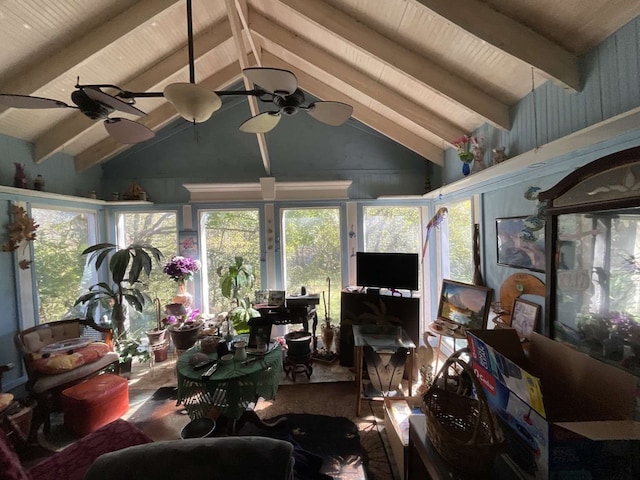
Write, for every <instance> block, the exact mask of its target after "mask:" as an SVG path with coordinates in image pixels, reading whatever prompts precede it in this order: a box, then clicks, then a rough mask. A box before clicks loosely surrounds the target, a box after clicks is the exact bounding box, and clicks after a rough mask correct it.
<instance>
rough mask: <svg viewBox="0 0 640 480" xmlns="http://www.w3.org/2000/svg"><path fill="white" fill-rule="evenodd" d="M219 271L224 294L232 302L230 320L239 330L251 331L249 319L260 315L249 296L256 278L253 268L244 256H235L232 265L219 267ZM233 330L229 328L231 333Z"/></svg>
mask: <svg viewBox="0 0 640 480" xmlns="http://www.w3.org/2000/svg"><path fill="white" fill-rule="evenodd" d="M217 273H218V275H219V276H220V289H221V291H222V295H223V296H224V297H225V298H227V299H229V300H230V302H231V310H230V311H229V316H228V321H229V322H231V324H232V326H233V328H235V329H236V330H237V331H249V324H248V322H249V320H250V319H251V318H253V317H258V316H260V312H258V311H257V310H256V309H255V308H253V306H252V305H251V300H250V298H249V295H250V294H251V292H253V285H254V283H255V280H256V277H255V275H254V274H253V268H252V267H251V265H248V264H246V263H244V259H243V258H242V257H235V258H234V260H233V263H231V264H230V265H227V266H224V265H223V266H220V267H218V270H217ZM231 330H232V328H229V329H228V332H229V334H230V332H231Z"/></svg>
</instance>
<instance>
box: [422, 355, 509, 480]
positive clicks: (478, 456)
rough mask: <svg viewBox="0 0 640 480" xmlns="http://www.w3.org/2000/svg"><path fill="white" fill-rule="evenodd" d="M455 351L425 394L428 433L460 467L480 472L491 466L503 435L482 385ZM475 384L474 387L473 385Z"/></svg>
mask: <svg viewBox="0 0 640 480" xmlns="http://www.w3.org/2000/svg"><path fill="white" fill-rule="evenodd" d="M462 353H464V350H462V351H458V352H455V353H454V354H453V355H452V356H451V357H450V358H449V359H448V360H447V361H446V362H445V364H444V366H443V367H442V369H441V370H440V372H438V374H437V375H436V378H435V380H434V383H433V384H432V386H431V387H430V388H429V390H427V392H426V393H425V394H424V396H423V397H422V400H423V403H424V411H425V415H426V419H427V436H428V437H429V440H430V441H431V443H432V444H433V446H434V448H435V449H436V450H437V451H438V453H440V455H441V456H442V457H443V458H444V459H445V460H446V461H447V462H449V463H450V464H452V465H454V466H455V468H456V469H457V470H460V471H462V472H465V473H473V474H481V473H486V472H488V471H489V470H490V469H491V466H492V464H493V461H494V459H495V457H496V455H498V453H499V452H500V450H501V449H502V447H503V445H504V436H503V434H502V430H501V429H500V427H499V426H498V423H497V421H496V419H495V417H494V416H493V414H492V413H491V411H490V410H489V405H488V404H487V399H486V397H485V394H484V391H483V390H482V386H481V385H480V382H479V381H478V379H477V377H476V376H475V374H474V373H473V370H472V369H471V367H470V366H469V364H468V363H467V362H465V361H464V360H462V359H460V355H461V354H462ZM471 385H473V388H470V387H471Z"/></svg>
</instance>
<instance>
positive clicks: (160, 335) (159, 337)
mask: <svg viewBox="0 0 640 480" xmlns="http://www.w3.org/2000/svg"><path fill="white" fill-rule="evenodd" d="M144 333H146V334H147V338H148V339H149V345H152V346H153V345H160V344H161V343H164V341H165V339H166V338H167V330H166V329H165V328H163V329H162V330H156V329H155V328H154V329H153V330H149V331H147V332H144Z"/></svg>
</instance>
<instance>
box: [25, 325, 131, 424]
mask: <svg viewBox="0 0 640 480" xmlns="http://www.w3.org/2000/svg"><path fill="white" fill-rule="evenodd" d="M14 340H15V343H16V346H17V348H18V351H19V352H20V353H21V354H22V359H23V361H24V365H25V368H26V371H27V376H28V380H27V384H26V387H27V391H28V392H29V393H30V394H31V395H32V396H33V397H34V398H35V400H36V401H37V407H36V418H35V419H34V420H35V421H34V427H35V428H37V427H38V426H39V425H40V424H41V423H42V422H44V426H45V433H49V428H50V418H49V415H50V413H51V412H53V411H60V410H61V402H60V399H61V393H62V391H63V390H65V389H66V388H68V387H70V386H72V385H75V384H77V383H80V382H82V381H84V380H86V379H87V378H90V377H91V376H94V375H97V374H99V373H101V372H102V371H104V370H106V369H108V368H113V369H115V370H117V368H118V360H119V358H118V354H117V353H116V352H115V351H114V350H113V334H112V331H111V329H110V328H104V327H101V326H100V325H97V324H96V323H94V322H93V321H92V320H89V319H83V318H76V319H70V320H60V321H56V322H49V323H43V324H40V325H36V326H35V327H31V328H28V329H26V330H23V331H21V332H18V333H17V334H16V336H15V339H14ZM67 344H68V345H69V347H68V348H67V347H65V345H67ZM55 345H59V346H60V348H59V349H52V350H53V351H51V352H50V351H48V347H51V346H55Z"/></svg>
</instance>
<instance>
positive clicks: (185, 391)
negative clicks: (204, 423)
mask: <svg viewBox="0 0 640 480" xmlns="http://www.w3.org/2000/svg"><path fill="white" fill-rule="evenodd" d="M198 352H201V350H200V346H199V345H196V346H194V347H192V348H190V349H189V350H187V351H186V352H185V353H183V354H182V355H181V356H180V358H179V359H178V361H177V364H176V373H177V377H178V403H182V404H183V405H184V407H185V409H186V410H187V413H188V414H189V418H191V419H192V420H194V419H196V418H201V417H208V416H210V414H211V411H212V409H213V408H217V409H218V410H219V411H220V414H221V415H224V416H225V417H226V418H227V419H229V420H231V421H236V420H238V419H239V418H240V417H241V416H242V414H243V413H244V412H245V411H246V410H247V408H248V407H249V406H250V405H251V404H252V403H254V402H256V401H257V400H258V398H260V397H262V398H264V399H266V400H273V399H274V398H275V396H276V392H277V391H278V383H279V381H280V377H281V375H282V349H281V347H280V345H275V347H274V348H273V349H272V350H270V351H269V352H268V353H266V354H264V355H259V356H256V360H255V361H252V362H251V363H247V364H243V363H242V362H240V361H238V360H235V359H234V360H232V361H230V362H229V363H222V362H220V363H219V364H218V368H217V370H216V371H215V372H214V373H213V375H211V376H210V377H209V378H208V379H203V378H202V374H203V373H204V372H206V371H207V368H203V369H200V370H196V369H194V368H193V367H192V366H191V365H189V359H190V358H191V357H192V356H193V355H194V354H196V353H198ZM207 356H208V357H209V358H210V359H211V360H216V359H217V354H216V353H210V354H208V355H207ZM247 358H248V359H251V358H253V356H252V355H249V356H248V357H247Z"/></svg>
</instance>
